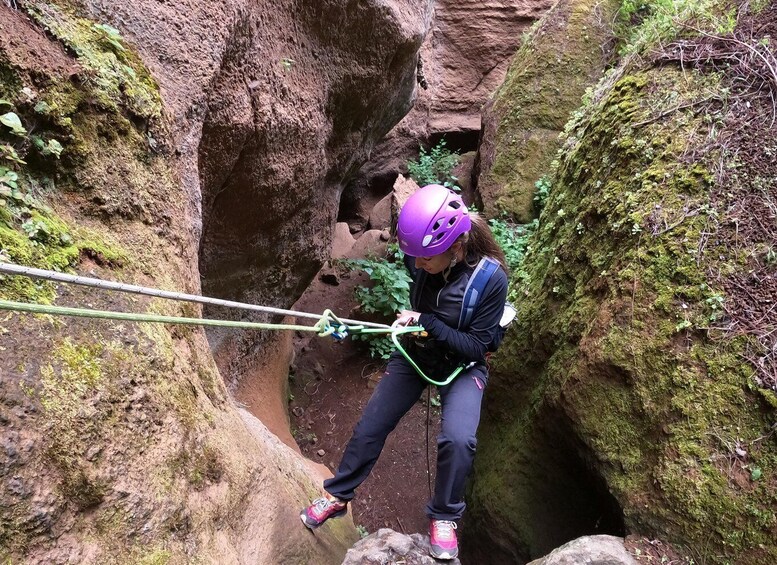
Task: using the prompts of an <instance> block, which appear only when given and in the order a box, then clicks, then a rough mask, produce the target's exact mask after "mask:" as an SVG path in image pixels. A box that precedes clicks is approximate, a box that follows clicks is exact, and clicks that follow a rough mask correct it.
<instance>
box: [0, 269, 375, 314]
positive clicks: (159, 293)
mask: <svg viewBox="0 0 777 565" xmlns="http://www.w3.org/2000/svg"><path fill="white" fill-rule="evenodd" d="M0 273H4V274H7V275H22V276H25V277H31V278H36V279H44V280H48V281H56V282H64V283H70V284H77V285H81V286H88V287H92V288H99V289H103V290H117V291H119V292H129V293H132V294H143V295H146V296H154V297H157V298H169V299H170V300H181V301H183V302H197V303H199V304H213V305H215V306H225V307H227V308H239V309H241V310H252V311H254V312H264V313H268V314H279V315H282V316H296V317H298V318H313V319H316V320H319V319H320V318H321V314H312V313H309V312H297V311H296V310H284V309H282V308H273V307H271V306H259V305H256V304H246V303H244V302H234V301H232V300H222V299H220V298H210V297H207V296H200V295H197V294H185V293H183V292H170V291H167V290H159V289H156V288H148V287H145V286H136V285H132V284H124V283H117V282H112V281H103V280H100V279H93V278H89V277H82V276H78V275H68V274H66V273H57V272H56V271H47V270H45V269H35V268H33V267H25V266H22V265H15V264H13V263H2V262H0ZM340 321H341V322H343V323H345V324H354V325H358V326H366V327H373V328H389V327H390V326H388V325H386V324H378V323H375V322H362V321H359V320H349V319H348V318H341V319H340Z"/></svg>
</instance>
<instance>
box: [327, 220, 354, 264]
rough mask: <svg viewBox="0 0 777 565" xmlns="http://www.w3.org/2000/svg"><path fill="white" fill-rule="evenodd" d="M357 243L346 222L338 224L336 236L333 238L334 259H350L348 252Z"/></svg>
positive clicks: (332, 255)
mask: <svg viewBox="0 0 777 565" xmlns="http://www.w3.org/2000/svg"><path fill="white" fill-rule="evenodd" d="M354 243H356V238H355V237H353V235H352V234H351V230H350V228H349V226H348V224H347V223H346V222H337V224H335V234H334V237H333V238H332V251H331V252H330V254H329V255H330V257H331V258H332V259H342V258H344V257H348V252H349V251H350V250H351V247H353V244H354Z"/></svg>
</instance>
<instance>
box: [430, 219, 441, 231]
mask: <svg viewBox="0 0 777 565" xmlns="http://www.w3.org/2000/svg"><path fill="white" fill-rule="evenodd" d="M440 226H442V219H439V220H437V221H436V222H434V225H433V226H432V231H437V230H438V229H440Z"/></svg>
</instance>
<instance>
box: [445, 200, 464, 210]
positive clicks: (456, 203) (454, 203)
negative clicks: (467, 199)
mask: <svg viewBox="0 0 777 565" xmlns="http://www.w3.org/2000/svg"><path fill="white" fill-rule="evenodd" d="M448 207H450V208H453V209H454V210H458V209H459V208H461V202H459V201H457V200H452V201H451V202H448Z"/></svg>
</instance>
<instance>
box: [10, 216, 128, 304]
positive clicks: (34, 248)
mask: <svg viewBox="0 0 777 565" xmlns="http://www.w3.org/2000/svg"><path fill="white" fill-rule="evenodd" d="M46 210H47V211H46V212H42V211H39V210H32V211H31V212H29V217H28V218H27V219H26V220H24V221H21V220H15V221H14V220H12V221H11V222H7V223H3V222H0V251H1V252H2V253H3V255H4V256H5V257H6V259H7V260H9V261H11V262H13V263H16V264H20V265H25V266H29V267H36V268H40V269H47V270H51V271H66V270H68V269H70V268H72V267H74V266H75V265H76V264H77V263H78V261H79V259H80V257H81V256H82V255H86V256H88V257H90V258H92V259H95V260H97V261H98V262H100V263H103V264H106V265H111V266H116V267H118V266H122V265H124V264H125V263H126V262H127V258H128V254H127V253H126V252H125V251H123V250H122V249H121V248H120V247H119V246H118V245H116V244H114V243H110V242H109V241H106V239H107V237H108V236H104V237H103V238H101V237H100V235H99V234H98V233H97V232H95V231H94V230H90V229H87V228H78V229H75V230H73V229H71V228H70V226H68V225H67V224H66V223H65V222H64V221H63V220H61V219H60V218H57V217H56V216H55V215H54V214H53V212H51V211H50V210H48V209H46ZM0 296H2V297H3V298H5V299H7V300H17V301H24V302H36V303H50V302H51V301H52V300H53V298H54V286H53V284H52V283H48V282H45V281H38V280H35V279H30V278H27V277H21V276H3V277H0Z"/></svg>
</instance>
